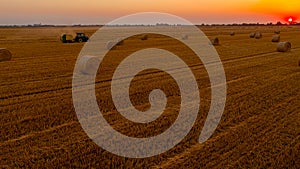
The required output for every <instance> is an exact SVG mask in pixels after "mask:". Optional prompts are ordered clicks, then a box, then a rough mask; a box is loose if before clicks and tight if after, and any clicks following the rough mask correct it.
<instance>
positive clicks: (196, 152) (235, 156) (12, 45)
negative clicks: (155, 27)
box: [0, 26, 300, 168]
mask: <svg viewBox="0 0 300 169" xmlns="http://www.w3.org/2000/svg"><path fill="white" fill-rule="evenodd" d="M97 29H98V28H96V27H66V28H63V27H62V28H0V48H7V49H9V50H10V51H11V53H12V54H13V58H12V60H11V61H6V62H0V124H1V137H0V149H1V152H0V166H1V168H14V167H17V168H19V167H26V168H53V167H56V168H61V167H65V168H184V167H187V168H199V167H201V168H300V161H299V159H300V66H298V61H299V59H300V37H299V35H300V29H299V27H296V26H295V27H292V26H291V27H288V26H282V27H280V29H281V40H282V41H289V42H291V44H292V50H291V51H290V52H285V53H280V52H277V51H276V43H272V42H271V39H272V35H273V34H274V30H276V29H278V27H275V26H269V27H267V26H262V27H255V26H253V27H226V26H224V27H201V30H202V31H203V32H204V33H205V34H206V35H207V36H208V37H209V38H213V37H218V38H219V40H220V45H218V46H216V47H215V48H216V50H217V52H218V53H219V55H220V58H221V60H222V63H223V66H224V69H225V73H226V78H227V101H226V107H225V111H224V113H223V116H222V119H221V121H220V123H219V126H218V128H217V130H216V131H215V132H214V134H213V135H212V137H211V138H210V139H209V140H208V141H206V142H205V143H203V144H199V143H198V136H199V134H200V132H201V128H202V126H203V124H204V121H205V117H206V115H207V112H208V110H209V107H210V99H211V98H210V84H209V78H208V74H207V72H206V71H205V68H204V66H203V65H202V64H201V63H199V61H198V60H196V59H194V58H193V57H189V56H188V55H184V53H181V50H178V46H177V43H176V42H172V41H169V40H168V39H167V38H166V37H157V36H155V35H152V36H151V35H149V37H148V38H149V39H148V40H146V41H143V42H141V41H137V40H136V39H134V38H133V39H128V40H127V41H125V43H124V45H121V46H118V47H117V48H116V49H115V50H112V51H111V52H109V53H108V57H106V59H105V60H104V63H103V65H109V66H102V67H101V68H100V69H99V72H98V73H99V74H101V73H102V74H104V76H100V75H99V76H97V78H96V92H97V98H98V100H101V101H98V104H99V107H100V108H101V110H102V111H103V114H104V117H105V118H106V120H107V121H108V122H109V124H110V125H112V126H113V128H114V129H116V130H117V131H119V132H121V133H123V134H126V135H128V136H132V137H150V136H155V135H158V134H160V133H162V132H163V131H165V130H166V129H167V128H168V127H170V125H172V123H173V122H174V121H175V119H176V117H177V114H178V113H177V112H178V109H179V108H178V107H179V105H178V104H179V103H180V96H179V95H180V94H179V93H178V90H177V89H178V86H177V85H176V83H175V82H174V80H173V79H172V78H170V77H169V75H168V74H166V73H164V72H161V71H157V70H149V71H148V72H144V73H141V76H136V77H135V78H134V80H133V82H132V84H131V86H132V88H131V89H130V93H131V100H132V102H133V104H134V105H135V107H136V108H137V109H138V110H146V109H148V108H149V103H148V95H149V92H150V91H151V90H153V89H155V88H161V89H162V90H164V91H165V93H166V95H167V96H168V105H167V108H166V111H165V112H164V113H163V116H162V117H160V118H158V119H157V120H156V121H154V122H151V123H149V124H135V123H132V122H130V121H128V120H126V119H125V118H122V117H121V116H120V114H118V113H117V111H116V110H115V108H114V106H113V104H112V101H111V98H110V92H109V91H110V90H109V89H110V87H109V86H110V84H111V81H110V80H109V79H110V78H111V76H112V73H113V71H114V69H115V68H116V67H117V65H118V63H120V61H121V60H122V56H125V55H126V54H129V53H131V52H132V51H133V50H135V49H140V48H141V49H142V48H145V47H155V46H153V44H156V45H158V46H159V47H161V48H164V49H168V50H171V51H173V52H174V53H175V54H177V55H184V56H183V57H184V58H183V59H184V60H185V61H186V63H188V65H189V67H191V69H192V71H193V73H194V74H195V75H196V77H197V82H198V86H199V91H200V93H201V94H200V95H201V104H200V111H199V114H198V117H197V120H196V123H195V125H194V127H193V128H192V130H191V132H190V133H189V134H188V135H187V136H186V137H185V138H184V140H183V141H182V142H181V143H180V144H178V145H177V146H176V147H174V148H173V149H171V150H170V151H168V152H166V153H163V154H161V155H158V156H154V157H150V158H146V159H130V158H124V157H119V156H117V155H114V154H111V153H109V152H108V151H105V150H104V149H102V148H100V147H98V146H97V145H96V144H95V143H94V142H93V141H92V140H91V139H90V138H89V137H88V136H87V135H86V134H85V132H84V131H83V129H82V128H81V125H80V123H79V122H78V119H77V117H76V113H75V110H74V106H73V102H72V76H73V70H74V65H75V63H76V60H77V57H78V55H79V52H80V51H81V49H82V47H83V45H84V43H70V44H63V43H61V42H60V40H59V36H60V34H62V33H70V32H71V33H73V32H76V31H80V32H85V33H86V34H87V35H88V36H91V35H92V34H93V33H94V32H95V31H96V30H97ZM232 31H234V32H235V33H236V34H235V36H230V35H229V34H230V32H232ZM255 31H260V32H262V34H263V37H262V38H261V39H250V38H249V34H250V32H255ZM157 39H159V40H160V42H161V43H155V42H156V40H157ZM126 42H131V43H133V44H134V46H135V49H133V48H128V47H127V46H126ZM162 42H163V43H162ZM120 51H121V52H123V53H122V55H121V56H120V55H119V54H118V52H120ZM110 58H113V59H110ZM153 79H155V80H153ZM157 81H159V83H157Z"/></svg>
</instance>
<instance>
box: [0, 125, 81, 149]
mask: <svg viewBox="0 0 300 169" xmlns="http://www.w3.org/2000/svg"><path fill="white" fill-rule="evenodd" d="M75 124H76V125H77V124H78V122H77V121H71V122H68V123H64V124H61V125H59V126H55V127H52V128H49V129H46V130H42V131H37V132H32V133H29V134H26V135H23V136H21V137H19V138H16V139H11V140H7V141H4V142H2V143H0V147H1V146H4V145H6V144H10V143H12V142H16V141H20V140H23V139H27V138H29V137H36V136H37V135H39V134H42V133H47V132H52V131H55V130H59V129H61V128H64V127H67V126H72V125H75Z"/></svg>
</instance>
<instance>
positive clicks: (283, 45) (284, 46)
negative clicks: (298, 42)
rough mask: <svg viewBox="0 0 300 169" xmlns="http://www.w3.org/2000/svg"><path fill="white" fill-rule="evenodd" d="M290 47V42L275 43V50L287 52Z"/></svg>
mask: <svg viewBox="0 0 300 169" xmlns="http://www.w3.org/2000/svg"><path fill="white" fill-rule="evenodd" d="M291 48H292V44H291V43H290V42H279V43H278V44H277V51H278V52H288V51H290V50H291Z"/></svg>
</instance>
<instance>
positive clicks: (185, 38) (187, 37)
mask: <svg viewBox="0 0 300 169" xmlns="http://www.w3.org/2000/svg"><path fill="white" fill-rule="evenodd" d="M181 39H182V40H188V39H189V35H186V34H185V35H182V36H181Z"/></svg>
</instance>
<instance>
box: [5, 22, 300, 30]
mask: <svg viewBox="0 0 300 169" xmlns="http://www.w3.org/2000/svg"><path fill="white" fill-rule="evenodd" d="M288 25H300V22H298V23H297V22H296V23H292V24H287V23H281V22H280V21H278V22H277V23H272V22H270V23H266V24H263V23H233V24H204V23H203V24H201V25H197V26H288ZM101 26H103V25H82V24H75V25H51V24H41V23H40V24H28V25H0V27H2V28H3V27H4V28H10V27H11V28H15V27H29V28H31V27H101ZM110 26H181V25H180V24H167V23H157V24H155V25H143V24H141V25H110Z"/></svg>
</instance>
